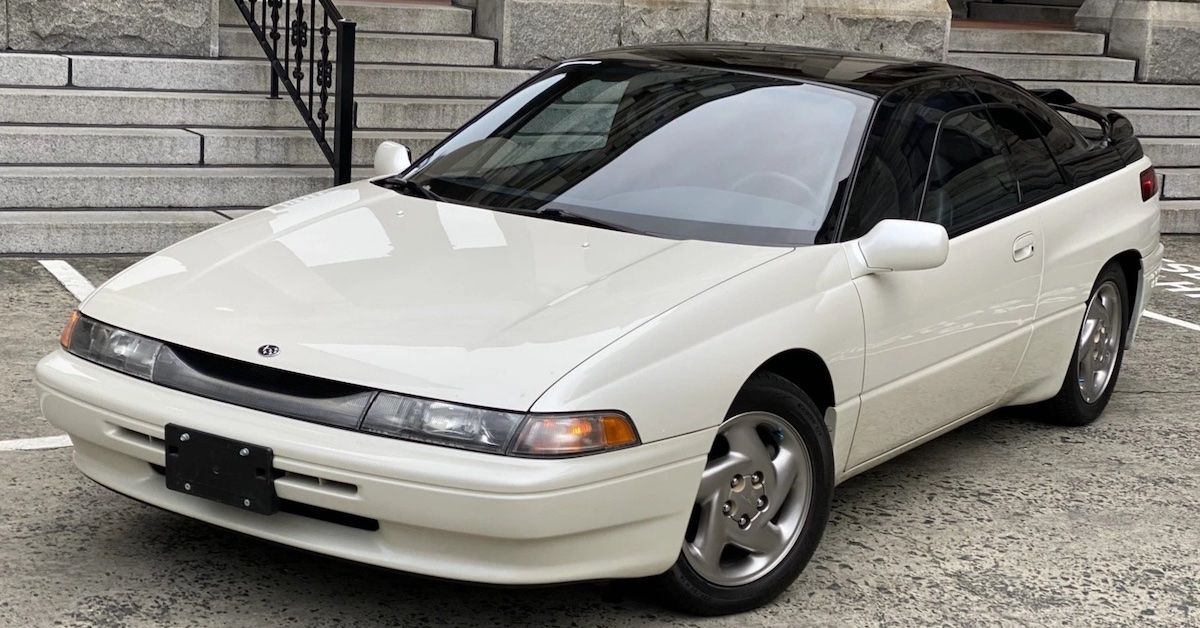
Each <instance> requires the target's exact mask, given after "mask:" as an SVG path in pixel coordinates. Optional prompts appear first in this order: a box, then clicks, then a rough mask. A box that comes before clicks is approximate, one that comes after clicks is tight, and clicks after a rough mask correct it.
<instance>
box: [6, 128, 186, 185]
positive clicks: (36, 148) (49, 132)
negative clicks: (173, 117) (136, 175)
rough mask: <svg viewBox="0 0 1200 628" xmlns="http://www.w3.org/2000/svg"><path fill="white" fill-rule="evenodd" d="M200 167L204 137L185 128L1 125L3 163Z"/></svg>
mask: <svg viewBox="0 0 1200 628" xmlns="http://www.w3.org/2000/svg"><path fill="white" fill-rule="evenodd" d="M198 163H200V136H199V135H197V134H195V133H189V132H187V131H184V130H182V129H136V128H134V129H131V128H94V127H39V126H0V164H161V165H169V164H198ZM0 194H2V193H0Z"/></svg>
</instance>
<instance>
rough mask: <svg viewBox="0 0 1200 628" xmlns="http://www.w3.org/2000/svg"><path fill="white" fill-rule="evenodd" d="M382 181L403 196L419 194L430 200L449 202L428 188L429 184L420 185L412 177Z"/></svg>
mask: <svg viewBox="0 0 1200 628" xmlns="http://www.w3.org/2000/svg"><path fill="white" fill-rule="evenodd" d="M382 183H386V184H387V187H388V188H389V189H391V190H395V191H396V192H399V193H401V194H404V195H405V196H420V197H421V198H426V199H429V200H431V201H438V202H441V203H449V202H451V201H448V200H446V197H444V196H442V195H441V194H438V193H437V192H434V191H433V190H431V189H429V186H427V185H421V184H420V183H417V182H416V181H413V180H412V179H388V180H387V181H383V182H382Z"/></svg>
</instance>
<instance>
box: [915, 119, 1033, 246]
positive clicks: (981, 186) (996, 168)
mask: <svg viewBox="0 0 1200 628" xmlns="http://www.w3.org/2000/svg"><path fill="white" fill-rule="evenodd" d="M1020 203H1021V196H1020V192H1019V190H1018V187H1017V181H1016V177H1015V176H1014V175H1013V172H1012V168H1011V167H1010V165H1009V158H1008V155H1006V154H1005V147H1004V144H1003V143H1002V142H1001V141H1000V139H999V137H997V133H996V130H995V128H994V127H993V126H992V122H991V120H990V119H989V117H988V114H987V112H986V110H985V109H984V108H983V107H974V108H971V109H966V110H962V111H958V112H955V113H952V114H950V115H948V116H946V117H945V118H944V119H943V120H942V124H941V126H940V128H939V129H938V134H937V142H936V148H935V149H934V153H933V160H932V162H931V163H930V165H929V180H928V184H927V185H926V188H925V196H924V199H923V201H922V203H921V214H920V219H921V220H924V221H927V222H936V223H938V224H941V225H942V226H944V227H946V231H947V232H948V233H949V234H950V236H951V237H954V236H956V235H960V234H963V233H966V232H968V231H970V230H972V229H975V228H978V227H981V226H983V225H985V224H987V223H989V222H992V221H993V220H996V219H998V218H1000V217H1002V216H1006V215H1008V214H1009V213H1011V212H1012V210H1013V209H1015V208H1016V207H1017V206H1019V205H1020Z"/></svg>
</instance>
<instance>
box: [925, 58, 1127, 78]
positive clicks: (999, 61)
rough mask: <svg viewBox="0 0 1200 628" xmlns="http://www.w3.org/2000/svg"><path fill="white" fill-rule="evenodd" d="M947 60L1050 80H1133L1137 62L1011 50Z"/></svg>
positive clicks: (1010, 75) (1009, 75) (1006, 74)
mask: <svg viewBox="0 0 1200 628" xmlns="http://www.w3.org/2000/svg"><path fill="white" fill-rule="evenodd" d="M947 60H948V62H949V63H952V64H955V65H961V66H964V67H968V68H973V69H976V70H981V71H983V72H990V73H992V74H996V75H999V76H1003V77H1004V78H1007V79H1013V80H1018V79H1031V80H1050V81H1132V80H1133V74H1134V69H1135V65H1136V64H1135V63H1134V62H1133V61H1131V60H1129V59H1114V58H1112V57H1096V56H1085V55H1028V54H1013V53H1007V52H999V53H989V52H952V53H949V54H948V55H947Z"/></svg>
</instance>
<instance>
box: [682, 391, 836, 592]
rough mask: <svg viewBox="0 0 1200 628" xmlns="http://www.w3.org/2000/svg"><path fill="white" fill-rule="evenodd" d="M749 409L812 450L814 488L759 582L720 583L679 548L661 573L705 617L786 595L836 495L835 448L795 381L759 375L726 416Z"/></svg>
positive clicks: (820, 532) (819, 534)
mask: <svg viewBox="0 0 1200 628" xmlns="http://www.w3.org/2000/svg"><path fill="white" fill-rule="evenodd" d="M746 412H770V413H772V414H775V415H777V416H779V417H782V418H783V419H784V420H786V421H787V422H788V423H789V424H790V425H791V426H792V428H793V429H794V430H795V431H796V433H797V434H798V435H799V436H800V439H801V441H802V442H803V443H804V445H805V447H806V448H807V449H808V453H809V458H810V460H811V464H812V473H813V489H812V494H811V496H810V504H809V511H808V517H807V518H806V520H805V522H804V526H803V527H802V528H801V530H800V532H799V536H798V537H797V539H796V542H795V544H794V545H792V548H791V550H789V552H788V554H787V556H785V557H784V559H783V560H782V561H780V563H779V564H778V565H776V566H775V568H774V569H773V570H771V571H770V572H768V573H767V574H765V575H763V576H761V577H760V578H759V579H758V580H755V581H754V582H750V583H747V584H744V585H739V586H733V587H729V586H722V585H717V584H713V583H711V582H709V581H707V580H705V579H704V578H703V577H702V576H701V575H700V574H698V573H697V572H696V571H695V570H694V569H693V568H692V567H691V565H690V564H688V561H687V559H686V557H685V556H684V555H683V553H682V550H681V551H680V555H679V558H678V559H677V560H676V561H675V564H674V566H672V567H671V569H670V571H668V572H667V573H666V574H663V576H662V577H665V578H669V579H670V580H672V581H673V583H672V584H673V586H672V588H675V587H678V588H679V589H681V590H682V591H680V593H682V594H683V595H676V596H674V597H675V600H674V601H675V602H676V603H675V606H677V607H679V608H681V609H682V610H686V611H688V612H692V613H696V614H702V615H717V614H728V613H736V612H741V611H745V610H750V609H752V608H757V607H758V606H761V605H763V604H765V603H767V602H769V601H771V600H772V599H774V598H775V597H777V596H778V595H779V594H780V593H782V592H783V591H784V590H785V589H787V587H788V586H789V585H791V583H792V582H793V581H795V579H796V578H797V577H798V576H799V575H800V572H801V571H803V569H804V567H805V565H807V564H808V561H809V559H810V558H812V555H813V553H814V552H815V551H816V548H817V545H818V544H819V542H820V540H821V537H822V535H823V534H824V531H825V525H826V523H827V522H828V520H829V508H830V503H831V501H832V497H833V483H834V468H833V466H834V465H833V446H832V443H831V442H830V438H829V432H828V430H827V429H826V427H825V424H824V420H823V418H822V416H821V412H820V410H818V408H817V406H816V404H814V403H813V402H812V400H811V399H810V398H809V397H808V396H807V395H806V394H805V393H804V392H803V391H802V390H800V388H799V387H797V386H796V385H795V384H792V383H791V382H789V381H788V380H786V379H784V378H782V377H779V376H775V375H773V374H764V375H761V376H755V377H754V378H752V379H751V380H750V382H749V383H747V385H746V386H745V387H744V388H743V389H742V391H741V392H740V393H739V394H738V396H737V398H736V399H735V400H734V402H733V404H732V405H731V407H730V409H729V413H728V415H727V416H726V419H727V420H728V419H729V418H732V417H735V416H737V415H739V414H744V413H746Z"/></svg>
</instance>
